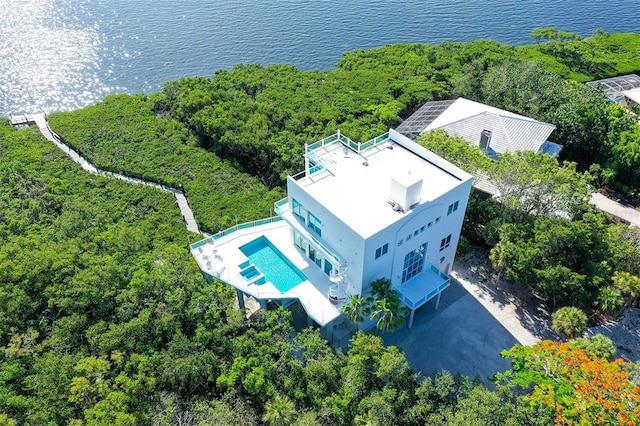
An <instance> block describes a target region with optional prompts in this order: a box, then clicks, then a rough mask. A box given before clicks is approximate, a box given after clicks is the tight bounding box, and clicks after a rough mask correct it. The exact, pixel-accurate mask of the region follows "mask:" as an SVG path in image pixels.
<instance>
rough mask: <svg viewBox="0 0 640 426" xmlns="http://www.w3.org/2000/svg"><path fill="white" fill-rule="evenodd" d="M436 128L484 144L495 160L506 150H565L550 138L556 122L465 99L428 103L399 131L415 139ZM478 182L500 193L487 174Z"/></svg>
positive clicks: (546, 151) (478, 186)
mask: <svg viewBox="0 0 640 426" xmlns="http://www.w3.org/2000/svg"><path fill="white" fill-rule="evenodd" d="M436 129H443V130H445V131H446V132H447V133H448V134H449V135H450V136H460V137H462V138H463V139H465V140H467V141H468V142H469V143H471V144H474V145H476V146H480V147H481V148H482V149H483V150H484V151H485V152H486V154H487V155H488V156H489V157H491V158H493V159H495V160H498V159H499V157H500V154H502V153H506V152H514V151H542V152H545V153H547V154H549V155H558V154H559V153H560V151H561V150H562V146H561V145H558V144H555V143H553V142H549V141H548V138H549V136H550V135H551V133H552V132H553V130H554V129H555V126H554V125H553V124H549V123H543V122H540V121H537V120H534V119H532V118H528V117H525V116H522V115H519V114H515V113H512V112H509V111H505V110H502V109H499V108H494V107H492V106H489V105H485V104H481V103H479V102H474V101H471V100H468V99H464V98H458V99H455V100H446V101H435V102H427V103H426V104H424V105H423V106H422V107H420V109H418V111H416V112H415V113H414V114H413V115H411V116H410V117H409V118H407V119H406V120H405V121H404V122H402V123H401V124H400V125H399V126H398V127H397V129H396V130H397V131H398V132H400V133H402V134H404V135H405V136H407V137H409V138H412V139H414V138H416V137H417V136H419V135H420V134H422V133H426V132H429V131H431V130H436ZM475 185H476V188H477V189H480V190H481V191H484V192H487V193H489V194H491V195H496V189H495V187H493V185H491V183H490V182H489V181H488V179H486V178H485V177H482V176H477V179H476V182H475Z"/></svg>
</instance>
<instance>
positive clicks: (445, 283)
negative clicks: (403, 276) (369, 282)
mask: <svg viewBox="0 0 640 426" xmlns="http://www.w3.org/2000/svg"><path fill="white" fill-rule="evenodd" d="M449 284H450V278H449V276H448V275H447V274H443V273H442V272H440V271H439V270H438V268H436V267H435V266H433V265H431V264H430V263H425V270H424V271H423V272H422V273H421V274H420V275H418V276H416V277H414V278H413V279H410V280H409V281H407V282H405V283H403V284H400V285H396V286H395V287H394V290H396V291H397V292H398V293H399V294H400V299H401V300H402V301H403V302H404V304H405V305H407V307H408V308H409V309H410V311H411V316H410V318H409V328H411V325H412V323H413V314H414V312H415V310H416V309H418V308H419V307H421V306H422V305H424V304H425V303H427V302H428V301H430V300H431V299H433V298H434V297H438V301H437V302H436V309H438V304H439V302H440V293H442V291H443V290H444V289H446V288H447V287H449Z"/></svg>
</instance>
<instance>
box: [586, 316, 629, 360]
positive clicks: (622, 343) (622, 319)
mask: <svg viewBox="0 0 640 426" xmlns="http://www.w3.org/2000/svg"><path fill="white" fill-rule="evenodd" d="M597 333H600V334H603V335H605V336H607V337H608V338H610V339H611V340H613V343H615V345H616V347H617V348H618V353H617V354H616V357H617V358H622V359H624V360H625V361H629V362H636V361H640V309H638V308H627V309H625V311H624V312H623V313H622V315H620V316H619V317H618V318H617V319H616V321H612V322H610V323H607V324H603V325H599V326H597V327H591V328H590V329H589V331H588V332H587V335H588V336H593V335H595V334H597Z"/></svg>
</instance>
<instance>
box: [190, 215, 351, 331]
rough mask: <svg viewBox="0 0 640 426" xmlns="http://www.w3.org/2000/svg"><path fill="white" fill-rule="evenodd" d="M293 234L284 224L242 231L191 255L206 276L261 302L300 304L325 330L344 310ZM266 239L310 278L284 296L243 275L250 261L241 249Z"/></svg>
mask: <svg viewBox="0 0 640 426" xmlns="http://www.w3.org/2000/svg"><path fill="white" fill-rule="evenodd" d="M290 230H291V228H290V227H289V225H288V224H287V223H286V222H284V221H280V222H274V223H268V224H265V225H259V226H255V227H252V228H246V229H241V230H238V231H235V232H233V233H231V234H229V235H225V236H223V237H220V238H219V239H217V240H215V241H214V242H212V243H207V244H205V245H203V246H200V247H198V248H195V249H192V250H191V253H192V254H193V256H194V258H195V259H196V262H198V265H199V266H200V269H202V271H203V272H205V273H206V274H208V275H210V276H212V277H215V278H217V279H219V280H222V281H224V282H226V283H227V284H229V285H231V286H233V287H234V288H236V289H238V290H240V291H242V292H244V293H245V294H247V295H249V296H252V297H254V298H256V299H258V300H261V301H266V300H287V299H289V300H290V299H296V300H299V301H300V304H302V306H303V307H304V309H305V311H306V312H307V314H308V315H309V317H311V318H312V319H313V320H314V321H315V322H316V323H318V325H320V326H325V325H327V324H329V323H331V321H333V320H335V319H336V318H338V317H339V316H340V310H339V309H337V308H336V307H335V306H334V305H333V304H331V302H329V299H328V298H327V295H328V290H329V285H330V284H331V283H330V281H329V277H328V276H327V275H325V274H324V273H323V272H322V271H321V270H320V269H319V268H318V267H317V266H316V265H315V264H313V263H311V262H310V261H309V259H307V258H306V256H304V255H303V254H302V253H301V252H300V251H299V250H298V249H297V248H296V247H295V246H294V245H293V244H292V243H291V234H290V232H291V231H290ZM262 235H264V236H265V237H267V238H268V239H269V241H271V243H272V244H273V245H274V246H275V247H277V248H278V250H280V252H282V254H283V255H285V256H286V257H287V258H288V259H289V261H290V262H291V263H293V264H294V265H295V266H296V267H297V268H298V269H299V270H300V271H301V272H302V273H303V274H304V275H305V276H306V277H307V281H303V282H302V283H300V284H298V285H297V286H295V287H294V288H292V289H291V290H289V291H286V292H284V293H282V292H280V291H279V290H278V289H277V288H276V287H275V286H274V285H273V284H272V283H270V282H266V283H264V284H254V283H248V282H247V281H246V280H245V279H244V278H243V277H242V276H241V275H240V270H241V268H240V264H242V263H243V262H246V261H247V260H248V259H247V257H246V256H245V255H244V253H242V252H241V251H240V247H241V246H243V245H244V244H247V243H249V242H251V241H253V240H255V239H256V238H258V237H260V236H262Z"/></svg>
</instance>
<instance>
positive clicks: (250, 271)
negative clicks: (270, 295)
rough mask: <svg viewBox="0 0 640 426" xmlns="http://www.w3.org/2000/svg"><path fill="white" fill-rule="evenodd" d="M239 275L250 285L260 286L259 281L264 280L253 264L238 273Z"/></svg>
mask: <svg viewBox="0 0 640 426" xmlns="http://www.w3.org/2000/svg"><path fill="white" fill-rule="evenodd" d="M240 275H241V276H242V278H244V279H245V280H246V281H247V282H248V283H250V284H251V283H258V284H261V283H260V280H261V279H262V278H264V275H263V274H262V273H261V272H260V271H259V270H258V268H256V266H255V265H253V264H251V265H249V266H247V267H245V268H244V269H242V270H241V271H240Z"/></svg>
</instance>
